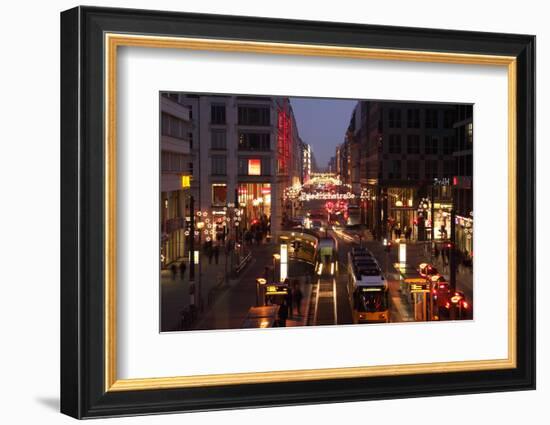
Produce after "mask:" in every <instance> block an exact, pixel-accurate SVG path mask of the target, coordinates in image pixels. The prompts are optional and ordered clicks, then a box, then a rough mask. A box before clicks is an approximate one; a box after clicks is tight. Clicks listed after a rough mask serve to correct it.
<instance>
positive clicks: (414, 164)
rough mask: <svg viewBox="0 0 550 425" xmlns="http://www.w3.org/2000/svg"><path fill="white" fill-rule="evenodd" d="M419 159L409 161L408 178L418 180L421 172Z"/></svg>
mask: <svg viewBox="0 0 550 425" xmlns="http://www.w3.org/2000/svg"><path fill="white" fill-rule="evenodd" d="M419 165H420V162H419V161H407V179H409V180H418V178H419V177H420V176H419V174H420V172H419Z"/></svg>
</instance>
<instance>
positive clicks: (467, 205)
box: [453, 105, 474, 261]
mask: <svg viewBox="0 0 550 425" xmlns="http://www.w3.org/2000/svg"><path fill="white" fill-rule="evenodd" d="M453 127H454V128H455V129H456V133H457V143H456V150H455V152H454V154H453V156H454V157H455V159H456V175H455V177H453V191H454V192H453V197H454V199H455V211H456V235H455V239H456V245H457V249H458V251H459V252H460V253H462V254H463V255H464V259H465V260H466V261H469V260H471V259H472V257H473V255H474V245H473V231H474V205H473V199H474V193H473V191H474V178H473V152H474V124H473V109H472V107H471V106H468V105H459V106H457V116H456V122H455V124H454V126H453Z"/></svg>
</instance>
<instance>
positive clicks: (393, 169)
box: [388, 160, 401, 179]
mask: <svg viewBox="0 0 550 425" xmlns="http://www.w3.org/2000/svg"><path fill="white" fill-rule="evenodd" d="M388 178H389V179H400V178H401V161H399V160H393V161H391V162H390V170H389V173H388Z"/></svg>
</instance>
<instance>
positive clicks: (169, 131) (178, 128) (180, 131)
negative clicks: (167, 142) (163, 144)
mask: <svg viewBox="0 0 550 425" xmlns="http://www.w3.org/2000/svg"><path fill="white" fill-rule="evenodd" d="M161 118H162V120H161V133H162V135H163V136H169V137H175V138H177V139H183V138H184V135H185V130H186V123H185V121H183V120H182V119H180V118H176V117H174V116H173V115H170V114H167V113H165V112H163V113H162V116H161Z"/></svg>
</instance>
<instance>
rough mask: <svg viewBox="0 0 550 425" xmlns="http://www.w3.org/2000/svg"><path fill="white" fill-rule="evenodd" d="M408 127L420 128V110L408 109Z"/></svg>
mask: <svg viewBox="0 0 550 425" xmlns="http://www.w3.org/2000/svg"><path fill="white" fill-rule="evenodd" d="M407 127H409V128H420V110H418V109H409V110H408V111H407Z"/></svg>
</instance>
